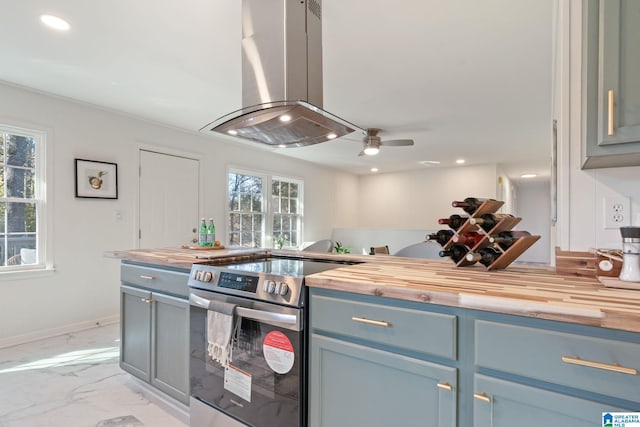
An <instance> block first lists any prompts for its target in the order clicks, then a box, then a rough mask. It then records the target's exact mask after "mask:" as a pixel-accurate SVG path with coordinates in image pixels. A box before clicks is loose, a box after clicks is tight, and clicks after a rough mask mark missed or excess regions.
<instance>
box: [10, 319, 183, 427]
mask: <svg viewBox="0 0 640 427" xmlns="http://www.w3.org/2000/svg"><path fill="white" fill-rule="evenodd" d="M119 345H120V343H119V325H117V324H113V325H105V326H99V327H96V328H92V329H88V330H85V331H80V332H77V333H73V334H66V335H61V336H57V337H52V338H48V339H44V340H40V341H35V342H32V343H28V344H23V345H18V346H13V347H8V348H4V349H0V427H140V426H146V427H186V426H187V424H185V423H184V422H182V421H181V420H179V419H178V418H175V417H174V416H173V414H172V413H170V412H168V411H167V410H166V408H163V407H162V405H158V404H156V403H154V402H153V401H151V400H149V399H148V398H147V397H146V395H145V394H144V393H142V392H141V391H140V387H139V383H138V382H137V380H135V379H133V378H132V377H131V375H129V374H128V373H126V372H124V371H123V370H122V369H120V367H119V366H118V357H119Z"/></svg>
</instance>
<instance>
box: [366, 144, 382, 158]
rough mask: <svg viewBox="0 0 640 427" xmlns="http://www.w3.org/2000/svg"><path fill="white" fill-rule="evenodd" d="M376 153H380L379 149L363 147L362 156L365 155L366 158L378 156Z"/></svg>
mask: <svg viewBox="0 0 640 427" xmlns="http://www.w3.org/2000/svg"><path fill="white" fill-rule="evenodd" d="M378 152H380V149H379V148H378V147H372V146H369V147H365V149H364V154H366V155H367V156H375V155H376V154H378Z"/></svg>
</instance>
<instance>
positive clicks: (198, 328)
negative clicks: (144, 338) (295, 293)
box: [189, 289, 306, 427]
mask: <svg viewBox="0 0 640 427" xmlns="http://www.w3.org/2000/svg"><path fill="white" fill-rule="evenodd" d="M215 300H217V301H224V302H227V303H231V304H236V315H238V316H240V317H242V321H241V324H240V329H239V332H238V334H237V340H235V341H234V343H233V354H232V361H231V362H230V363H229V366H228V367H227V368H224V367H222V366H221V365H220V364H219V363H218V362H214V361H213V360H212V359H211V357H210V356H209V355H208V353H207V345H208V340H207V311H208V307H209V304H210V302H211V301H215ZM189 301H190V322H191V323H190V340H189V341H190V378H191V379H190V382H191V396H192V398H194V399H198V400H199V401H201V402H203V403H205V404H206V405H209V406H211V407H212V408H215V409H216V410H218V411H221V412H223V413H225V414H226V415H228V416H230V417H232V418H235V419H236V420H238V421H240V422H242V423H244V424H247V425H249V426H254V427H263V426H264V427H272V426H278V427H299V426H302V425H304V424H303V420H304V416H305V412H306V411H305V410H304V403H303V395H304V393H303V390H304V369H305V363H306V362H305V360H306V358H305V354H304V351H303V348H304V339H303V327H302V325H303V319H304V317H303V315H302V309H299V308H291V307H283V306H280V305H276V304H270V303H265V302H259V301H253V300H249V299H247V298H237V297H234V296H228V295H223V294H219V293H215V292H208V291H202V290H199V289H192V290H191V294H190V297H189ZM192 422H193V420H192ZM192 425H193V424H192Z"/></svg>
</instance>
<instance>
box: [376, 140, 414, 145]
mask: <svg viewBox="0 0 640 427" xmlns="http://www.w3.org/2000/svg"><path fill="white" fill-rule="evenodd" d="M380 145H387V146H394V145H395V146H396V147H399V146H405V145H413V139H390V140H389V141H382V142H380Z"/></svg>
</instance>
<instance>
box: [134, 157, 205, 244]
mask: <svg viewBox="0 0 640 427" xmlns="http://www.w3.org/2000/svg"><path fill="white" fill-rule="evenodd" d="M199 169H200V161H199V160H197V159H190V158H186V157H180V156H174V155H169V154H162V153H156V152H153V151H148V150H140V187H139V188H140V197H139V203H140V206H139V209H138V212H140V218H139V224H140V230H139V234H138V239H139V240H138V247H140V248H159V247H165V246H180V245H184V244H189V243H191V242H192V239H194V238H195V237H197V235H196V234H195V233H194V228H197V227H198V222H199V218H198V206H199V199H198V197H199Z"/></svg>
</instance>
